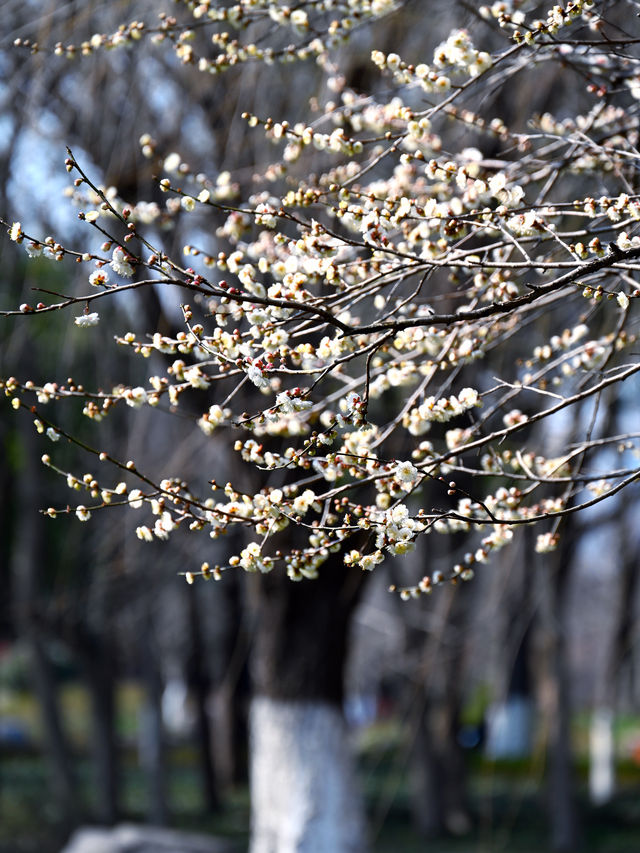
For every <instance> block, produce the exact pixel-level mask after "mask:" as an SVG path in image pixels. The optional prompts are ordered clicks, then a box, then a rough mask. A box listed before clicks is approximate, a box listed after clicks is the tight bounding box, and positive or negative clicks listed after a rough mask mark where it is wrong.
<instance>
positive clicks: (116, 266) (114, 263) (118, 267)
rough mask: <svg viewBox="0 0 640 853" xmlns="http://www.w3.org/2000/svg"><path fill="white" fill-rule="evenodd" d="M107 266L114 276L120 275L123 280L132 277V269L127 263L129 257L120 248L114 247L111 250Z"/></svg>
mask: <svg viewBox="0 0 640 853" xmlns="http://www.w3.org/2000/svg"><path fill="white" fill-rule="evenodd" d="M109 266H110V267H111V269H112V270H113V271H114V273H116V275H121V276H122V277H123V278H131V276H132V275H133V267H132V266H131V264H130V263H129V255H127V254H126V252H125V251H124V249H122V248H121V247H120V246H116V247H115V249H114V250H113V255H112V256H111V263H110V264H109Z"/></svg>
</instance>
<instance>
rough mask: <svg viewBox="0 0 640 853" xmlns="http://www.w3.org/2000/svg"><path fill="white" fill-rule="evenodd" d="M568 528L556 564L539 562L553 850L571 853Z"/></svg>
mask: <svg viewBox="0 0 640 853" xmlns="http://www.w3.org/2000/svg"><path fill="white" fill-rule="evenodd" d="M572 534H573V529H572V528H571V526H570V525H569V524H567V525H566V526H565V528H564V531H563V536H562V539H561V543H562V544H561V547H560V548H559V550H558V551H557V552H556V553H555V555H554V557H553V558H549V559H546V560H544V561H540V564H539V565H538V577H539V585H538V589H539V592H540V610H539V614H540V621H541V630H542V635H543V637H542V645H543V658H544V669H545V673H544V677H543V694H544V700H543V701H544V714H545V719H546V726H547V732H548V740H547V796H548V804H549V823H550V834H551V848H552V850H554V851H558V853H572V851H574V850H576V849H577V847H578V819H577V812H576V804H575V799H574V780H573V766H572V754H571V726H570V723H571V707H570V701H569V677H568V667H567V659H566V657H567V653H566V638H565V630H564V623H565V618H564V617H565V613H564V611H565V606H564V605H565V598H566V591H567V586H568V579H569V573H570V569H571V553H572V551H573V546H574V537H573V535H572Z"/></svg>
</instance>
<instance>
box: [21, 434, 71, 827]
mask: <svg viewBox="0 0 640 853" xmlns="http://www.w3.org/2000/svg"><path fill="white" fill-rule="evenodd" d="M21 438H22V442H23V454H24V455H23V459H24V467H23V469H22V470H21V471H20V475H19V476H18V478H17V480H16V484H15V488H14V492H13V498H14V500H15V501H16V504H17V507H18V510H17V513H16V518H17V523H16V527H15V540H14V543H13V550H12V561H11V575H12V590H13V597H14V602H13V603H14V612H15V617H16V634H17V635H18V636H21V637H22V638H23V639H24V642H25V644H26V646H27V648H28V650H29V655H30V662H31V667H32V674H33V682H34V689H35V693H36V697H37V700H38V704H39V710H40V713H41V715H42V724H43V731H44V742H45V750H46V753H47V758H48V760H49V767H50V772H51V778H52V785H51V791H52V795H53V799H54V801H55V803H56V806H57V807H58V810H59V812H60V814H61V816H62V818H63V820H65V821H66V822H69V823H73V821H74V820H75V818H76V815H77V813H78V800H77V796H76V784H75V775H74V772H73V760H72V757H71V751H70V748H69V744H68V742H67V739H66V736H65V733H64V729H63V726H62V720H61V717H60V708H59V704H58V696H57V688H56V682H55V675H54V672H53V668H52V665H51V661H50V659H49V657H48V655H47V646H46V643H45V638H44V636H43V631H44V623H43V617H42V614H41V613H39V610H38V609H39V601H38V600H39V583H40V576H39V571H38V570H39V567H40V566H43V565H44V561H45V560H46V554H45V553H43V551H44V548H45V543H46V532H45V530H44V529H43V527H44V524H45V520H44V517H43V516H42V515H41V514H40V513H39V512H38V510H39V507H40V506H41V505H42V504H43V503H44V501H43V500H42V499H41V490H40V488H39V485H40V482H41V476H42V475H41V466H40V463H39V454H38V446H37V441H36V434H35V431H34V429H33V427H32V426H31V424H25V429H23V430H22V433H21Z"/></svg>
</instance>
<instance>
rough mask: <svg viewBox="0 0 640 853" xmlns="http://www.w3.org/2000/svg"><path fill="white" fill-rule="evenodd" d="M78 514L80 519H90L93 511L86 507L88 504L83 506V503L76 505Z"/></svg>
mask: <svg viewBox="0 0 640 853" xmlns="http://www.w3.org/2000/svg"><path fill="white" fill-rule="evenodd" d="M76 516H77V518H78V520H79V521H89V519H90V518H91V513H90V512H89V510H88V509H87V508H86V506H82V504H81V505H80V506H78V507H76Z"/></svg>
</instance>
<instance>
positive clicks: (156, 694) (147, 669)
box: [139, 602, 168, 826]
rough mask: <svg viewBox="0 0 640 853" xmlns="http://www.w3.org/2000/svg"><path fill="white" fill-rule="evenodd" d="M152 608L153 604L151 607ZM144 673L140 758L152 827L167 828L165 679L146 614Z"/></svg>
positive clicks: (144, 626)
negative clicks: (145, 781) (163, 689)
mask: <svg viewBox="0 0 640 853" xmlns="http://www.w3.org/2000/svg"><path fill="white" fill-rule="evenodd" d="M148 606H149V607H151V602H149V603H148ZM142 635H143V636H142V639H141V643H140V645H141V651H142V660H141V673H142V682H143V684H144V688H145V698H144V702H143V706H142V709H141V712H140V713H141V725H140V727H139V729H140V734H139V737H140V758H141V763H142V766H143V768H144V771H145V774H146V777H147V790H148V805H147V819H148V821H149V823H152V824H155V825H157V826H164V825H165V824H166V823H167V821H168V805H167V800H168V791H167V783H168V761H167V745H166V740H165V732H164V726H163V724H162V677H161V675H160V665H159V661H158V652H157V643H156V642H155V641H154V621H153V617H152V614H151V613H147V615H146V619H145V624H144V625H143V629H142Z"/></svg>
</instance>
